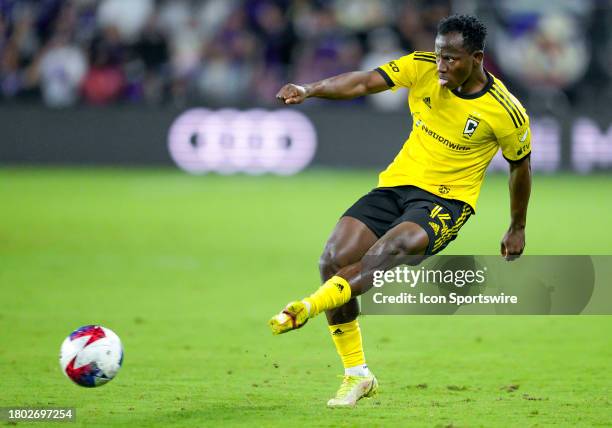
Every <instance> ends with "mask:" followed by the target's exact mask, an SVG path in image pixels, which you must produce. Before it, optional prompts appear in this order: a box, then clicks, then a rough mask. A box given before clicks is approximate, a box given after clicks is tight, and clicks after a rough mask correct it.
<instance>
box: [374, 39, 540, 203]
mask: <svg viewBox="0 0 612 428" xmlns="http://www.w3.org/2000/svg"><path fill="white" fill-rule="evenodd" d="M376 71H378V72H379V73H380V74H381V75H382V76H383V78H384V79H385V81H386V82H387V84H388V85H389V86H390V87H391V89H392V90H397V89H398V88H408V89H409V95H408V105H409V106H410V112H411V114H412V121H413V125H412V131H411V132H410V136H409V137H408V139H407V140H406V142H405V143H404V146H403V147H402V149H401V151H400V152H399V153H398V155H397V156H396V157H395V159H394V160H393V162H392V163H391V164H390V165H389V166H388V167H387V169H385V170H384V171H383V172H382V173H381V174H380V176H379V181H378V187H396V186H404V185H414V186H416V187H419V188H421V189H423V190H426V191H428V192H430V193H433V194H435V195H438V196H440V197H443V198H447V199H458V200H460V201H463V202H466V203H468V204H469V205H470V206H471V207H472V209H475V208H476V201H477V199H478V194H479V193H480V187H481V185H482V181H483V179H484V175H485V170H486V169H487V166H488V165H489V162H491V159H493V156H494V155H495V153H497V150H498V149H499V148H500V147H501V149H502V153H503V155H504V157H505V158H506V159H507V160H509V161H517V160H520V159H522V158H524V157H525V156H527V155H529V153H530V152H531V132H530V130H529V117H528V116H527V112H526V111H525V109H524V108H523V106H522V105H521V103H520V102H519V101H518V100H517V99H516V98H515V97H514V96H513V95H512V94H511V93H510V92H508V89H506V87H505V86H504V84H503V83H502V82H501V81H500V80H499V79H497V78H496V77H495V76H492V75H491V74H490V73H489V72H487V71H485V73H486V75H487V79H488V82H487V84H486V85H485V87H484V88H483V89H482V90H481V91H479V92H477V93H474V94H469V95H463V94H460V93H458V92H456V91H454V90H453V91H451V90H449V89H447V88H445V87H443V86H441V85H440V84H439V83H438V73H437V69H436V56H435V54H434V53H433V52H419V51H417V52H413V53H411V54H410V55H406V56H403V57H401V58H399V59H397V60H394V61H391V62H389V63H387V64H384V65H382V66H380V67H379V68H377V69H376Z"/></svg>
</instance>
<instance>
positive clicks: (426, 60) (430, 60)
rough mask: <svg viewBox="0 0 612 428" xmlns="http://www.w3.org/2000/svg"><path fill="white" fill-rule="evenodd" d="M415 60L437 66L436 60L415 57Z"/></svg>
mask: <svg viewBox="0 0 612 428" xmlns="http://www.w3.org/2000/svg"><path fill="white" fill-rule="evenodd" d="M414 60H415V61H424V62H431V63H432V64H435V63H436V60H435V59H429V58H425V57H423V58H420V57H418V56H415V57H414Z"/></svg>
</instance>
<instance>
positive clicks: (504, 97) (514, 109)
mask: <svg viewBox="0 0 612 428" xmlns="http://www.w3.org/2000/svg"><path fill="white" fill-rule="evenodd" d="M491 90H492V91H495V93H496V94H497V95H499V96H500V98H501V99H502V100H504V101H505V103H506V105H507V106H508V107H510V108H511V109H512V112H513V113H514V116H515V117H516V120H517V121H518V123H519V126H522V125H523V123H524V122H525V117H523V114H522V113H521V112H520V109H519V108H518V107H517V106H516V104H514V103H513V102H512V100H511V99H510V98H509V97H508V96H507V95H506V94H504V93H503V92H502V91H501V90H500V89H499V88H498V87H497V86H496V85H495V84H494V85H493V86H492V87H491ZM519 115H520V117H519ZM521 118H523V120H521Z"/></svg>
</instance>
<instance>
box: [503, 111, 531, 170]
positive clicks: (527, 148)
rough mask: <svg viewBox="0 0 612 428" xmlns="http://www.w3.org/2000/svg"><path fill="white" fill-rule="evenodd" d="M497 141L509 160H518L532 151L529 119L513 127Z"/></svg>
mask: <svg viewBox="0 0 612 428" xmlns="http://www.w3.org/2000/svg"><path fill="white" fill-rule="evenodd" d="M497 141H498V142H499V146H500V147H501V150H502V154H503V155H504V158H506V160H507V161H510V162H516V161H519V160H521V159H523V158H524V157H526V156H527V155H529V154H530V153H531V130H530V129H529V120H526V121H525V123H524V124H523V125H522V126H520V127H518V128H515V129H513V130H512V131H511V132H510V133H509V134H508V135H505V136H502V137H498V138H497Z"/></svg>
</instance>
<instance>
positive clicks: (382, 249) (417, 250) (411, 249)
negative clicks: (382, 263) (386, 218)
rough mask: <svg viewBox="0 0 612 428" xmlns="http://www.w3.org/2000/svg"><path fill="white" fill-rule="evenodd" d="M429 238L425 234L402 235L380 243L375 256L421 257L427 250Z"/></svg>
mask: <svg viewBox="0 0 612 428" xmlns="http://www.w3.org/2000/svg"><path fill="white" fill-rule="evenodd" d="M428 243H429V238H428V236H427V233H425V231H423V233H412V232H410V233H402V234H399V235H397V236H394V237H392V238H389V239H387V240H385V241H384V242H382V243H381V245H380V246H379V248H377V249H376V252H375V254H370V255H379V256H383V257H392V258H408V257H409V256H416V255H422V254H424V253H425V251H426V249H427V245H428Z"/></svg>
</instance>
